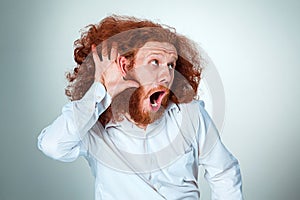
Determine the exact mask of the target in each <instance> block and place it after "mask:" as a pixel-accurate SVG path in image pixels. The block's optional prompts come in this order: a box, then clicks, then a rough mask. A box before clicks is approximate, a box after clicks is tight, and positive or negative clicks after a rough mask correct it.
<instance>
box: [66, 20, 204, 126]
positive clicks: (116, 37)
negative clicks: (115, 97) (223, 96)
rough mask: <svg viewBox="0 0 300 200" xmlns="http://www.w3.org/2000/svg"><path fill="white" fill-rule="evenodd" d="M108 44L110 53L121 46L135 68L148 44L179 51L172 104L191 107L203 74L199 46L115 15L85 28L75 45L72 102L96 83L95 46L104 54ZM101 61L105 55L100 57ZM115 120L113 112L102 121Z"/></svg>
mask: <svg viewBox="0 0 300 200" xmlns="http://www.w3.org/2000/svg"><path fill="white" fill-rule="evenodd" d="M103 41H107V46H108V50H110V48H111V44H112V42H116V43H117V44H118V52H119V53H120V55H122V56H125V57H126V58H127V59H129V60H130V63H131V66H133V65H134V58H135V54H136V52H137V51H138V49H139V48H141V47H142V46H143V45H144V44H145V43H146V42H149V41H158V42H168V43H170V44H172V45H174V47H175V48H176V50H177V54H178V60H177V61H176V71H177V72H179V73H175V77H174V82H173V85H172V87H171V95H170V100H171V101H173V102H174V103H188V102H191V101H192V100H193V98H194V97H195V95H196V94H197V88H198V85H199V82H200V75H201V71H202V67H201V63H200V61H201V59H200V55H199V52H198V50H197V45H196V44H195V43H194V42H193V41H191V40H189V39H188V38H187V37H185V36H183V35H180V34H178V33H176V30H175V29H174V28H171V27H168V26H165V25H161V24H158V23H154V22H152V21H149V20H141V19H137V18H135V17H128V16H117V15H112V16H109V17H106V18H104V19H103V20H102V21H100V23H99V24H91V25H89V26H87V27H86V28H85V30H84V31H83V32H82V34H81V37H80V38H79V39H77V40H76V41H75V42H74V47H75V49H74V59H75V62H76V63H77V66H76V67H75V68H74V70H73V71H72V72H69V73H67V75H66V78H67V79H68V81H69V84H68V86H67V87H66V89H65V93H66V95H67V96H68V97H69V98H70V100H72V101H73V100H78V99H81V98H82V96H83V95H84V94H85V93H86V91H87V90H88V89H89V88H90V86H91V85H92V84H93V82H94V73H95V68H94V62H93V59H92V57H91V54H90V53H91V46H92V45H93V44H95V45H96V46H97V48H98V52H101V43H102V42H103ZM99 56H100V57H101V55H99ZM110 118H111V110H110V109H108V110H107V111H105V112H104V113H103V114H102V115H101V116H100V118H99V120H100V122H101V123H102V124H106V123H107V122H108V121H109V120H110Z"/></svg>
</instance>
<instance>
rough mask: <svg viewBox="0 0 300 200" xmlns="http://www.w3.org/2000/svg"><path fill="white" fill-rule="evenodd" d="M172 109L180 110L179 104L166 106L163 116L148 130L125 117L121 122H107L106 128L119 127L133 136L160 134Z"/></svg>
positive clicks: (147, 136)
mask: <svg viewBox="0 0 300 200" xmlns="http://www.w3.org/2000/svg"><path fill="white" fill-rule="evenodd" d="M171 111H176V112H179V106H178V105H177V104H175V103H170V104H169V105H168V107H167V108H166V111H165V112H164V114H163V116H162V117H161V118H159V119H158V120H156V121H154V122H153V123H151V124H149V125H148V126H147V128H146V130H144V129H142V128H140V127H138V126H136V125H135V124H134V123H132V122H130V121H129V120H127V119H126V118H125V117H124V119H123V120H122V121H121V122H112V120H110V121H109V122H108V123H107V124H106V126H105V130H108V129H109V128H117V129H121V130H122V132H123V133H124V134H128V135H130V136H133V137H137V138H149V137H153V136H155V135H157V134H159V132H160V130H161V129H162V128H163V127H164V125H165V120H166V118H167V115H168V114H169V113H170V112H171Z"/></svg>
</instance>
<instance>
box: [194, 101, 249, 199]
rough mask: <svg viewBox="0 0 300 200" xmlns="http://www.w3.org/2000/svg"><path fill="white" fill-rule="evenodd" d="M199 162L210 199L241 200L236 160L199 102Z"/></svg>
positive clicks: (240, 181) (240, 184)
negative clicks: (206, 182)
mask: <svg viewBox="0 0 300 200" xmlns="http://www.w3.org/2000/svg"><path fill="white" fill-rule="evenodd" d="M200 114H201V115H200V126H201V128H200V129H201V134H200V135H199V141H198V142H199V152H200V153H199V164H201V165H202V166H203V167H204V170H205V174H204V177H205V179H206V180H207V181H208V183H209V185H210V188H211V199H212V200H221V199H226V200H227V199H230V200H242V199H243V195H242V179H241V173H240V167H239V163H238V160H237V159H236V158H235V157H234V156H233V155H232V154H231V153H230V152H229V151H228V150H227V149H226V147H225V146H224V144H223V143H222V141H221V138H220V136H219V133H218V130H217V128H216V126H215V125H214V123H213V121H212V119H211V118H210V116H209V115H208V113H207V112H206V110H205V109H204V103H203V102H201V103H200Z"/></svg>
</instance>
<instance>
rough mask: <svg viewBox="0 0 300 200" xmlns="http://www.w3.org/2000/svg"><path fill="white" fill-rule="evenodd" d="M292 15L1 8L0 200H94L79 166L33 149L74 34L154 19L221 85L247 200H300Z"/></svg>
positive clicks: (261, 6) (280, 4) (203, 8)
mask: <svg viewBox="0 0 300 200" xmlns="http://www.w3.org/2000/svg"><path fill="white" fill-rule="evenodd" d="M183 8H184V10H181V9H183ZM299 10H300V3H299V1H291V0H288V1H283V0H282V1H276V0H275V1H274V0H273V1H271V0H270V1H259V0H255V1H253V0H252V1H232V0H229V1H196V0H193V1H188V0H186V1H178V3H177V1H162V0H158V1H157V0H153V1H147V2H146V1H145V2H142V1H128V0H127V1H121V0H119V1H117V0H110V1H100V0H98V1H85V3H83V1H64V2H61V1H44V2H42V1H38V0H36V1H33V0H28V1H16V0H11V1H8V0H7V1H1V3H0V22H1V29H0V34H1V37H0V48H1V53H0V58H1V59H0V61H1V64H0V65H1V72H0V76H1V79H0V81H1V84H0V87H1V100H0V106H1V120H0V123H1V138H0V158H1V160H0V200H19V199H22V200H23V199H26V200H27V199H28V200H29V199H30V200H41V199H43V200H53V199H55V200H65V199H67V200H68V199H72V200H82V199H93V198H94V196H93V195H94V194H93V192H94V186H93V177H92V175H91V173H90V170H89V167H88V164H87V163H86V162H85V160H84V159H82V158H80V159H78V160H77V161H75V162H73V163H61V162H57V161H54V160H51V159H49V158H48V157H46V156H44V155H43V154H42V153H41V152H39V151H38V149H37V147H36V142H37V136H38V134H39V132H40V131H41V129H42V128H43V127H45V126H46V125H47V124H49V123H50V122H52V121H53V120H54V119H55V118H56V117H57V116H58V114H59V113H60V111H61V107H62V106H63V105H64V104H65V103H66V102H67V98H66V97H65V96H64V86H65V85H66V81H65V79H64V73H65V72H66V71H67V70H70V69H72V67H73V66H74V62H73V60H72V59H73V55H72V52H73V41H74V40H75V39H77V38H78V37H79V32H78V31H79V29H80V28H82V27H84V26H86V25H87V24H90V23H96V22H98V21H99V20H100V19H102V18H103V17H104V16H107V15H108V14H112V13H117V14H127V15H135V16H137V17H142V18H149V19H153V20H156V21H157V20H158V19H159V21H160V22H162V23H165V24H168V25H171V26H173V27H176V28H177V31H178V32H180V33H183V34H185V35H187V36H189V37H190V38H192V39H193V40H195V41H196V42H198V43H199V44H200V45H201V46H202V47H203V48H204V49H205V50H206V52H207V53H208V55H209V56H210V57H211V59H212V60H213V61H214V63H215V66H216V67H217V69H218V71H219V73H220V76H221V78H222V80H223V85H224V88H225V95H226V119H225V126H224V129H223V132H222V138H223V141H224V143H225V144H226V145H227V147H228V148H229V149H230V150H231V151H232V152H233V154H234V155H235V156H236V157H237V158H238V159H239V161H240V164H241V169H242V175H243V182H244V185H243V188H244V195H245V199H253V200H282V199H287V200H297V199H299V198H300V195H299V189H300V188H299V185H300V180H299V178H300V176H299V171H298V170H299V168H300V156H299V147H298V143H299V139H300V136H299V123H300V121H299V114H300V109H299V105H298V102H299V100H298V98H299V97H300V93H299V92H300V90H299V89H300V88H299V86H300V84H299V83H298V80H297V79H299V78H298V77H299V75H300V74H299V72H300V68H299V67H300V59H299V49H300V39H299V35H300V23H299V19H300V12H299ZM200 182H201V185H200V186H201V192H202V197H201V199H208V198H209V194H208V191H209V189H208V186H207V184H206V183H205V182H203V179H201V181H200Z"/></svg>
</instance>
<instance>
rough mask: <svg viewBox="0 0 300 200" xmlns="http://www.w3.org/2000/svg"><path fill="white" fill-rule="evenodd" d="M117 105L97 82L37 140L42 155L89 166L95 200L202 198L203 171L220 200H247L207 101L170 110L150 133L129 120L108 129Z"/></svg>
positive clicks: (172, 106) (178, 106) (214, 194)
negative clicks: (109, 113) (107, 118)
mask: <svg viewBox="0 0 300 200" xmlns="http://www.w3.org/2000/svg"><path fill="white" fill-rule="evenodd" d="M110 103H111V98H110V96H109V95H108V94H107V93H106V91H105V88H104V86H103V85H102V84H101V83H98V82H95V83H93V85H92V86H91V87H90V89H89V90H88V91H87V92H86V94H85V95H84V97H83V98H82V99H81V100H78V101H72V102H70V103H68V104H66V105H65V106H64V107H63V109H62V114H61V115H60V116H59V117H58V118H57V119H56V120H55V121H54V122H53V123H52V124H51V125H49V126H48V127H46V128H45V129H43V130H42V132H41V134H40V135H39V137H38V147H39V149H40V150H41V151H43V152H44V153H45V154H46V155H47V156H49V157H51V158H53V159H56V160H60V161H64V162H71V161H74V160H75V159H77V158H78V157H79V156H84V157H85V158H86V159H87V161H88V162H89V165H90V167H91V170H92V173H93V175H94V177H95V199H96V200H100V199H104V200H127V199H128V200H132V199H143V200H163V199H170V200H175V199H180V200H182V199H188V200H192V199H199V198H200V192H199V186H198V180H197V179H198V168H199V166H200V165H202V166H203V167H204V169H205V175H204V176H205V178H206V180H207V181H208V182H209V185H210V187H211V191H212V194H211V198H212V199H213V200H217V199H218V200H221V199H224V200H241V199H243V197H242V183H241V175H240V168H239V164H238V161H237V160H236V159H235V158H234V157H233V155H232V154H231V153H230V152H229V151H228V150H227V149H226V148H225V147H224V145H223V144H222V142H221V140H220V137H219V134H218V131H217V129H216V128H215V126H214V124H213V122H212V120H211V119H210V117H209V115H208V114H207V112H206V111H205V109H204V103H203V102H202V101H193V102H191V103H188V104H179V105H176V104H171V105H170V106H169V107H168V108H166V111H165V113H164V115H163V116H162V117H161V118H160V119H159V120H157V121H155V122H154V123H152V124H150V125H148V126H147V128H146V129H141V128H139V127H137V126H135V125H134V124H133V123H131V122H130V121H128V120H127V119H126V118H124V120H123V121H121V122H118V123H113V122H110V123H108V124H107V125H106V126H105V127H103V126H102V125H101V124H100V123H99V122H98V118H99V116H100V115H101V113H103V112H104V111H105V110H106V109H107V108H108V106H109V105H110Z"/></svg>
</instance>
